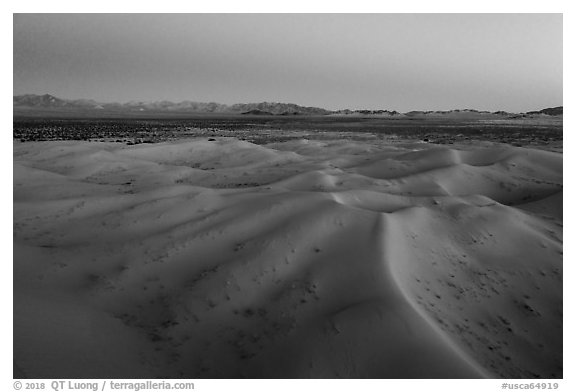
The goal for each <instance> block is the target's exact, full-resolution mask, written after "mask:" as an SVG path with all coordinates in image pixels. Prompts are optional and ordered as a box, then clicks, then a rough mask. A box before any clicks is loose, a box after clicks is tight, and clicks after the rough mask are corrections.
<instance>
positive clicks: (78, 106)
mask: <svg viewBox="0 0 576 392" xmlns="http://www.w3.org/2000/svg"><path fill="white" fill-rule="evenodd" d="M13 98H14V100H13V111H14V113H15V114H27V113H28V114H32V113H35V112H42V113H79V114H88V115H105V114H110V113H113V114H137V113H158V114H160V113H166V114H170V113H173V114H179V113H180V114H186V113H191V114H192V113H230V114H246V115H268V116H275V115H283V116H296V115H316V116H318V115H342V116H348V115H373V116H386V117H420V116H431V115H432V116H434V115H453V116H458V115H478V116H482V115H485V114H494V115H502V116H509V115H515V114H514V113H508V112H503V111H498V112H486V111H484V112H482V111H477V110H473V109H464V110H450V111H411V112H407V113H399V112H397V111H389V110H349V109H344V110H327V109H322V108H317V107H307V106H300V105H296V104H293V103H278V102H260V103H237V104H234V105H224V104H220V103H215V102H208V103H206V102H193V101H182V102H171V101H153V102H142V101H130V102H126V103H103V102H97V101H94V100H91V99H75V100H72V99H62V98H57V97H55V96H53V95H50V94H44V95H36V94H26V95H16V96H14V97H13ZM521 114H526V115H548V116H559V115H562V114H563V107H562V106H559V107H555V108H547V109H543V110H540V111H533V112H528V113H521Z"/></svg>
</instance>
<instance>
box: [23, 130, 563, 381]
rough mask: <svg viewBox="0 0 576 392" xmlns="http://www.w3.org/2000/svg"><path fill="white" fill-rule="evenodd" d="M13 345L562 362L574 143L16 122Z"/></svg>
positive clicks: (215, 357) (290, 362) (242, 362)
mask: <svg viewBox="0 0 576 392" xmlns="http://www.w3.org/2000/svg"><path fill="white" fill-rule="evenodd" d="M14 361H15V365H16V367H17V372H18V374H19V375H22V374H24V375H26V376H28V377H42V378H52V377H61V378H72V377H86V378H97V377H119V378H133V377H164V378H167V377H177V378H181V377H202V378H214V377H216V378H217V377H235V378H236V377H249V378H258V377H371V378H462V377H464V378H468V377H471V378H478V377H513V378H523V377H529V378H532V377H545V378H554V377H561V376H562V155H561V154H558V153H553V152H546V151H540V150H529V149H523V148H515V147H510V146H503V145H492V144H490V143H484V144H483V145H479V146H476V147H472V146H451V147H450V148H448V147H440V146H434V145H428V144H425V143H412V144H402V143H396V144H384V143H382V144H379V143H378V142H371V143H370V144H367V143H362V142H351V141H332V142H326V141H322V142H320V141H308V140H299V141H291V142H285V143H277V144H269V145H266V146H257V145H253V144H250V143H247V142H241V141H238V140H235V139H225V138H222V139H218V140H216V141H208V140H207V139H197V140H190V141H181V142H174V143H163V144H155V145H139V146H124V145H117V144H115V143H110V144H106V143H87V142H44V143H40V142H39V143H22V144H21V143H15V144H14ZM16 367H15V368H16Z"/></svg>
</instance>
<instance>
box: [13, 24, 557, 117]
mask: <svg viewBox="0 0 576 392" xmlns="http://www.w3.org/2000/svg"><path fill="white" fill-rule="evenodd" d="M27 93H30V94H45V93H48V94H52V95H55V96H57V97H61V98H71V99H76V98H91V99H95V100H99V101H104V102H126V101H130V100H144V101H152V100H170V101H182V100H192V101H200V102H209V101H213V102H219V103H225V104H231V103H247V102H261V101H274V102H290V103H296V104H299V105H305V106H318V107H324V108H327V109H344V108H349V109H390V110H399V111H409V110H448V109H464V108H474V109H478V110H491V111H494V110H507V111H515V112H523V111H529V110H537V109H542V108H545V107H551V106H560V105H562V104H563V101H562V15H561V14H146V15H144V14H44V15H33V14H16V15H15V16H14V95H19V94H27Z"/></svg>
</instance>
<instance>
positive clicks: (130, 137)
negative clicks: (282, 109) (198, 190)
mask: <svg viewBox="0 0 576 392" xmlns="http://www.w3.org/2000/svg"><path fill="white" fill-rule="evenodd" d="M13 125H14V127H13V137H14V139H16V140H20V141H22V142H27V141H50V140H85V141H91V142H118V143H124V144H129V145H133V144H141V143H158V142H163V141H168V140H177V139H182V138H190V137H206V138H211V139H213V138H214V137H236V138H238V139H241V140H246V141H249V142H252V143H256V144H267V143H273V142H282V141H287V140H292V139H301V138H306V139H316V140H326V139H334V138H340V139H353V140H354V139H358V140H364V139H366V137H368V136H370V137H373V138H387V137H398V138H402V139H413V140H422V141H426V142H429V143H436V144H452V143H457V142H466V141H474V140H479V141H494V142H501V143H508V144H511V145H517V146H530V145H547V144H550V143H558V142H562V121H555V122H548V123H546V122H544V123H543V122H538V121H535V122H530V121H519V122H511V123H498V122H492V123H491V122H481V121H475V120H451V119H418V118H396V119H394V118H391V119H388V118H370V117H366V118H358V117H350V118H346V117H331V116H296V117H290V116H275V117H269V116H249V115H248V116H247V115H245V116H222V117H212V116H210V117H207V116H198V117H191V118H185V119H166V118H164V119H138V118H127V119H39V118H23V117H20V118H19V117H15V119H14V123H13Z"/></svg>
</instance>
